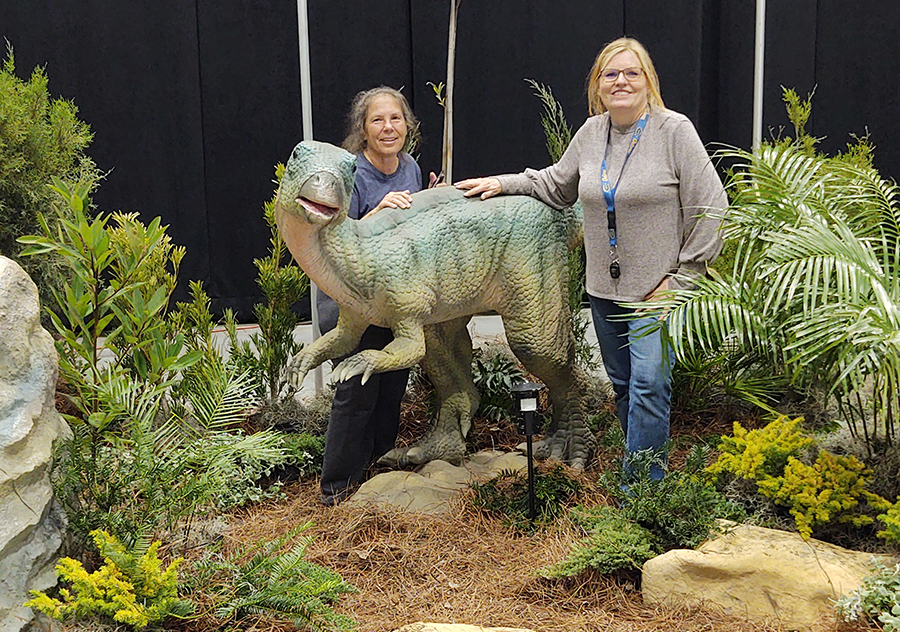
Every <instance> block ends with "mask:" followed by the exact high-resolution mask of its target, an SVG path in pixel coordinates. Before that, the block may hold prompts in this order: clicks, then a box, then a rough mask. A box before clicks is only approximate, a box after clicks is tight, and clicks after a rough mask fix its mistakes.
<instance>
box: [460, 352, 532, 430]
mask: <svg viewBox="0 0 900 632" xmlns="http://www.w3.org/2000/svg"><path fill="white" fill-rule="evenodd" d="M472 378H473V380H474V382H475V386H476V387H477V388H478V392H479V393H480V394H481V400H480V402H479V405H478V410H477V411H476V413H475V415H476V416H477V417H486V418H487V419H489V420H490V421H493V422H499V421H502V420H503V419H508V418H509V416H510V413H511V411H512V410H513V398H512V387H513V384H516V383H517V382H521V381H522V380H524V379H525V372H524V371H523V370H522V367H521V366H519V362H518V360H516V359H515V357H514V356H513V355H512V352H511V351H509V349H508V348H506V347H503V346H499V345H496V346H493V347H488V348H487V349H485V348H478V349H475V350H474V358H473V360H472Z"/></svg>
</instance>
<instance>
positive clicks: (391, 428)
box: [321, 326, 409, 495]
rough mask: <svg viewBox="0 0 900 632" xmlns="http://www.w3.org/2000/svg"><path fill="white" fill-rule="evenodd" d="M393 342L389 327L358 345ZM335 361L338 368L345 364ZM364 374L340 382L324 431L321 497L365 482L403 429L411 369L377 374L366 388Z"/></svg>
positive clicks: (368, 334) (375, 329)
mask: <svg viewBox="0 0 900 632" xmlns="http://www.w3.org/2000/svg"><path fill="white" fill-rule="evenodd" d="M393 339H394V336H393V334H392V333H391V330H390V329H385V328H383V327H375V326H371V327H369V328H368V329H366V331H365V333H364V334H363V337H362V340H361V341H360V343H359V347H357V349H356V350H355V351H354V353H356V352H357V351H360V350H362V349H383V348H384V347H385V345H387V344H389V343H390V342H391V341H392V340H393ZM342 359H343V358H340V359H335V360H334V363H335V366H336V365H337V364H338V363H339V362H340V360H342ZM361 381H362V376H359V375H357V376H355V377H353V378H351V379H349V380H347V381H346V382H338V384H337V389H336V390H335V392H334V401H333V402H332V405H331V416H330V417H329V418H328V431H327V432H326V433H325V455H324V458H323V461H322V480H321V488H322V493H323V494H326V495H334V494H339V493H340V492H341V491H343V490H344V489H346V488H347V487H348V486H350V485H354V484H356V483H359V482H361V481H362V480H363V479H364V478H365V475H366V470H367V469H368V468H369V465H370V464H371V463H372V462H373V461H374V460H375V459H378V458H379V457H381V456H383V455H384V454H386V453H387V452H388V451H390V450H391V449H392V448H393V447H394V442H395V441H396V440H397V428H398V426H399V425H400V402H401V401H402V399H403V394H404V393H405V392H406V385H407V382H408V381H409V369H401V370H399V371H390V372H387V373H375V374H373V375H372V376H370V377H369V380H368V381H367V382H366V383H365V385H362V384H361Z"/></svg>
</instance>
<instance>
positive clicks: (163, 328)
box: [20, 180, 284, 543]
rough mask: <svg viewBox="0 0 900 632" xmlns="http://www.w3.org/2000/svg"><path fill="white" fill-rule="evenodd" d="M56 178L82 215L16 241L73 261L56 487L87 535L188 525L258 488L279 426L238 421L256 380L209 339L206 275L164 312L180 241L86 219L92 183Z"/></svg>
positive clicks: (131, 221) (61, 343)
mask: <svg viewBox="0 0 900 632" xmlns="http://www.w3.org/2000/svg"><path fill="white" fill-rule="evenodd" d="M55 187H56V190H57V192H58V193H59V194H60V195H61V196H62V198H63V199H64V201H65V202H66V203H67V205H68V207H69V208H70V210H71V213H72V216H73V218H74V219H73V220H71V221H70V220H67V219H60V220H59V222H58V223H57V225H56V226H55V227H54V228H51V226H50V225H48V224H47V222H46V221H45V220H44V219H43V217H40V218H39V220H40V225H41V229H42V232H43V234H42V235H39V236H27V237H23V238H21V239H20V241H21V242H23V243H26V244H28V245H29V247H28V248H27V249H26V250H25V251H23V252H25V253H34V254H37V253H43V252H54V253H57V254H58V255H59V257H60V259H61V260H62V261H63V262H64V263H65V265H66V266H67V267H68V268H69V270H70V271H71V278H70V280H69V281H67V282H66V283H65V284H64V285H63V287H62V288H61V289H60V290H59V291H54V298H55V300H56V302H57V310H58V313H51V318H52V321H53V326H54V328H55V330H56V333H57V350H58V352H59V367H60V374H61V376H62V378H63V380H64V382H65V384H66V388H67V389H68V393H67V398H68V400H69V403H70V404H71V410H72V411H73V412H72V413H71V414H66V415H65V417H66V420H67V421H68V422H69V425H70V426H71V428H72V436H71V437H70V438H68V439H66V440H63V441H62V442H61V443H60V444H59V446H58V449H57V452H56V455H55V457H56V458H55V462H54V474H53V480H54V486H55V491H56V494H57V498H59V499H60V501H61V502H62V503H63V505H64V508H65V510H66V514H67V515H68V518H69V525H70V528H71V530H72V532H73V534H74V535H75V536H76V537H79V538H82V539H85V538H86V536H87V535H88V533H89V532H90V531H92V530H94V529H98V528H101V527H102V528H106V529H108V530H109V531H110V532H112V533H113V535H115V536H116V537H117V538H118V539H119V540H121V541H123V542H128V543H133V542H137V541H139V540H141V539H142V538H144V537H146V536H147V535H149V534H152V533H154V532H157V531H160V530H167V531H170V532H172V531H175V530H178V529H183V530H184V532H185V533H186V532H187V531H188V530H189V528H190V525H191V522H192V520H193V518H194V517H195V516H196V515H197V514H198V513H202V512H204V511H208V510H211V509H212V508H213V507H214V506H215V505H216V504H218V505H219V506H221V505H222V503H223V502H232V503H234V502H241V499H246V498H248V497H251V498H252V497H254V494H255V493H257V492H256V491H254V487H255V479H256V478H258V477H259V475H260V474H261V470H264V469H265V468H269V467H271V466H270V464H271V463H277V462H279V461H280V460H283V457H284V455H283V451H282V450H281V449H280V448H279V441H278V437H277V436H276V435H274V434H272V433H258V434H255V435H250V436H244V435H243V434H242V433H241V432H239V431H235V430H234V429H235V427H236V425H237V424H238V422H240V421H241V419H242V418H243V415H244V413H245V411H246V410H247V409H248V408H249V407H250V406H251V405H252V404H253V399H252V387H253V385H252V384H251V383H250V382H249V380H248V378H247V377H246V376H245V375H241V374H237V373H235V372H234V371H232V370H228V369H227V368H226V367H225V366H224V364H223V362H222V361H221V359H220V357H219V355H218V354H217V353H216V351H215V350H214V349H212V348H211V339H212V338H211V329H212V325H211V322H212V319H211V316H209V314H208V297H206V296H205V294H203V293H202V288H200V286H199V285H198V284H195V285H193V286H192V288H193V290H194V291H195V292H196V294H195V297H194V301H193V303H192V304H189V305H187V306H183V307H182V308H181V309H180V310H179V312H178V313H177V314H175V315H173V316H172V317H168V315H167V307H168V304H169V300H170V295H171V291H172V288H173V287H174V279H175V277H176V275H177V270H178V264H179V262H180V260H181V256H182V255H183V250H182V249H180V248H176V247H173V246H172V245H171V243H170V241H169V239H168V237H167V235H166V234H165V228H164V227H162V226H161V225H160V220H159V218H157V219H155V220H153V221H152V222H151V223H150V224H149V225H148V226H144V225H142V224H141V223H140V222H139V221H138V220H137V219H136V217H134V216H128V215H114V216H112V220H113V223H114V224H115V225H114V226H110V225H109V224H110V217H107V216H105V215H103V214H100V215H98V216H97V217H96V218H94V219H92V220H88V218H87V217H86V216H85V215H84V209H85V208H86V207H87V206H88V200H87V187H86V186H84V185H82V186H79V187H76V188H75V189H74V190H73V189H70V188H69V187H68V186H66V185H65V184H64V183H63V182H61V181H59V180H56V184H55ZM204 312H205V313H204ZM101 351H103V352H104V354H105V355H104V356H103V357H101Z"/></svg>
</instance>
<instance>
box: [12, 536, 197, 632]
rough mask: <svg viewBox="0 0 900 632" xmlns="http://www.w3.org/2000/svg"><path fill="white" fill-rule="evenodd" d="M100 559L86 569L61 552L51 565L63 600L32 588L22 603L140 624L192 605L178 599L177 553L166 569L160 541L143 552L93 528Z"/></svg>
mask: <svg viewBox="0 0 900 632" xmlns="http://www.w3.org/2000/svg"><path fill="white" fill-rule="evenodd" d="M91 537H92V538H93V540H94V543H95V544H96V546H97V548H98V549H99V550H100V554H101V555H102V556H103V560H104V562H105V564H104V565H103V566H101V567H100V569H99V570H97V571H95V572H93V573H88V572H87V570H85V568H84V567H83V566H82V565H81V562H78V561H76V560H73V559H72V558H69V557H64V558H63V559H61V560H60V561H59V563H58V564H57V565H56V572H57V573H58V574H59V577H60V579H62V580H64V581H67V582H69V583H70V584H71V590H70V589H67V588H62V589H60V591H59V592H60V596H61V597H62V599H61V600H60V599H54V598H52V597H49V596H48V595H46V594H45V593H43V592H41V591H38V590H32V591H31V594H32V597H33V598H32V599H31V600H29V601H27V602H25V606H27V607H31V608H35V609H36V610H40V611H41V612H43V613H44V614H46V615H48V616H50V617H52V618H54V619H59V620H62V621H69V620H72V619H85V618H92V617H105V618H108V619H112V620H113V621H118V622H119V623H125V624H128V625H130V626H133V627H135V628H137V629H142V628H145V627H147V626H148V625H150V624H151V623H155V622H158V621H162V620H164V619H166V618H167V617H171V616H175V617H185V616H187V615H189V614H190V613H191V612H192V610H193V605H192V604H191V603H190V602H187V601H184V600H182V599H179V598H178V567H179V566H180V565H181V563H182V562H183V561H184V560H182V559H181V558H179V559H177V560H175V561H174V562H172V563H171V564H169V565H168V566H167V567H166V569H165V570H163V568H162V562H161V561H160V559H159V557H158V556H157V550H158V549H159V546H160V543H159V542H154V543H153V544H151V545H150V546H149V547H146V546H145V547H143V550H142V551H138V550H129V549H127V548H126V547H124V546H123V545H122V544H121V543H120V542H119V541H118V540H116V538H114V537H113V536H111V535H109V534H108V533H106V532H105V531H100V530H96V531H92V532H91Z"/></svg>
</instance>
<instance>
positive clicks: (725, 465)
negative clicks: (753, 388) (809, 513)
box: [707, 415, 813, 481]
mask: <svg viewBox="0 0 900 632" xmlns="http://www.w3.org/2000/svg"><path fill="white" fill-rule="evenodd" d="M802 423H803V418H802V417H798V418H796V419H791V418H789V417H787V416H784V415H781V416H779V417H777V418H776V419H775V420H774V421H771V422H770V423H768V424H767V425H766V426H765V428H762V429H761V430H746V429H745V428H744V427H743V426H741V424H740V423H738V422H737V421H736V422H734V436H732V437H728V436H723V437H722V440H721V441H720V443H719V452H720V454H719V458H718V459H717V460H716V462H715V463H713V464H712V465H710V466H709V468H708V470H707V471H708V472H709V473H711V474H716V475H719V474H722V473H729V474H732V475H734V476H738V477H740V478H747V479H750V480H754V481H756V480H761V479H762V478H765V477H771V476H780V475H781V474H782V473H783V472H784V468H785V466H786V465H787V463H788V459H789V458H791V457H798V456H800V455H801V454H802V452H803V451H804V450H805V449H806V448H808V447H809V446H810V445H812V443H813V440H812V438H811V437H809V436H807V435H806V434H804V433H803V432H802V430H801V429H800V427H801V424H802Z"/></svg>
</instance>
